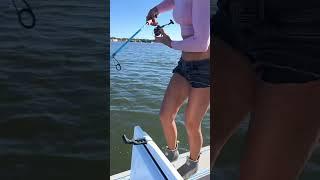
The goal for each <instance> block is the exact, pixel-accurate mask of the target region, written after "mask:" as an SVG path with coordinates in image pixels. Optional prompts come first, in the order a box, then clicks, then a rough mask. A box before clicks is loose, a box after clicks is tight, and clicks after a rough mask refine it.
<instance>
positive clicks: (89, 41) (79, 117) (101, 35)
mask: <svg viewBox="0 0 320 180" xmlns="http://www.w3.org/2000/svg"><path fill="white" fill-rule="evenodd" d="M17 1H18V0H17ZM27 1H28V2H29V4H30V5H31V6H32V8H33V11H34V13H35V16H36V18H37V23H36V26H35V28H34V29H24V28H22V27H21V26H20V24H19V23H18V21H17V15H16V12H15V9H14V8H13V6H12V3H11V0H3V1H1V3H0V21H1V25H0V39H1V43H0V117H1V118H0V147H1V148H0V161H1V168H0V175H1V177H3V176H4V177H6V176H7V175H8V176H9V175H11V176H21V177H24V176H28V177H29V176H30V175H37V174H44V175H50V176H51V177H59V176H63V175H68V176H77V175H79V174H80V173H81V174H84V173H85V174H88V175H89V174H90V177H96V176H98V174H101V173H102V172H105V171H106V169H107V167H106V164H107V163H106V161H107V147H106V131H107V128H108V127H107V117H108V111H107V109H108V108H107V103H106V99H107V98H106V75H105V71H106V52H107V49H106V48H105V47H106V37H105V35H106V33H108V30H107V23H108V22H107V21H106V5H105V4H106V3H105V2H104V1H97V0H94V1H84V0H80V1H79V0H65V1H56V0H53V1H42V0H27ZM19 4H21V1H20V3H19ZM20 7H21V6H20ZM16 172H19V173H16ZM104 176H105V174H104ZM1 179H3V178H1Z"/></svg>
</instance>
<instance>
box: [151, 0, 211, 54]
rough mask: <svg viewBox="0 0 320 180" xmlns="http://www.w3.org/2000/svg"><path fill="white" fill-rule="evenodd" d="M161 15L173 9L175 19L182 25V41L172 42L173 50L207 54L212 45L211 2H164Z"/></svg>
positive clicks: (190, 0) (161, 5)
mask: <svg viewBox="0 0 320 180" xmlns="http://www.w3.org/2000/svg"><path fill="white" fill-rule="evenodd" d="M156 7H157V9H158V11H159V13H163V12H165V11H169V10H171V9H173V18H174V20H175V21H176V22H177V23H178V24H180V28H181V35H182V37H187V38H185V39H183V40H181V41H172V42H171V46H172V48H173V49H176V50H181V51H185V52H206V51H207V50H208V48H209V45H210V0H163V1H162V2H161V3H160V4H158V5H157V6H156Z"/></svg>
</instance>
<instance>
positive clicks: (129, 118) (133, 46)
mask: <svg viewBox="0 0 320 180" xmlns="http://www.w3.org/2000/svg"><path fill="white" fill-rule="evenodd" d="M120 45H121V43H118V42H117V43H111V52H114V51H115V50H116V48H117V47H119V46H120ZM180 55H181V53H180V52H179V51H175V50H172V49H170V48H168V47H166V46H164V45H161V44H158V43H153V44H147V43H129V44H128V46H126V47H125V49H123V50H122V51H121V52H120V53H119V54H118V56H117V59H118V60H119V61H120V63H121V65H122V70H121V71H117V70H116V69H115V67H114V66H112V64H111V70H110V81H111V88H110V113H111V114H110V122H111V123H110V125H111V128H110V135H111V141H110V147H111V149H110V150H111V151H110V153H111V157H110V160H111V162H110V166H111V167H110V169H111V174H115V173H119V172H122V171H125V170H128V169H130V159H131V146H129V145H124V144H123V143H122V140H121V135H122V134H127V135H129V137H131V136H132V134H133V127H134V126H135V125H140V126H141V127H142V128H143V129H144V130H145V131H147V132H148V133H149V134H150V135H151V137H152V138H153V139H154V141H155V142H156V143H157V144H158V146H159V147H164V146H165V139H164V136H163V133H162V129H161V125H160V121H159V116H158V114H159V109H160V105H161V102H162V98H163V96H164V92H165V89H166V87H167V85H168V83H169V80H170V78H171V76H172V73H171V71H172V69H173V68H174V67H175V66H176V65H177V62H178V60H179V57H180ZM111 63H112V62H111ZM183 112H184V111H183V109H182V110H181V111H180V113H179V114H178V116H177V119H176V122H177V127H178V138H179V140H180V144H179V149H180V150H181V152H186V151H187V150H188V144H187V134H186V132H185V128H184V123H183V121H184V120H183ZM202 130H203V135H204V145H205V146H206V145H209V142H210V120H209V113H207V115H206V117H205V119H204V120H203V123H202Z"/></svg>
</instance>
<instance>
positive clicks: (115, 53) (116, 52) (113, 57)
mask: <svg viewBox="0 0 320 180" xmlns="http://www.w3.org/2000/svg"><path fill="white" fill-rule="evenodd" d="M146 25H149V22H146V24H144V25H143V26H142V27H141V28H140V29H139V30H138V31H137V32H135V33H134V34H133V35H132V36H131V37H130V38H129V39H128V40H127V41H126V42H125V43H124V44H122V45H121V46H120V47H119V48H118V49H117V50H116V51H115V52H114V53H113V54H112V56H111V57H112V59H113V61H114V62H115V63H116V65H115V66H116V69H117V70H118V71H120V70H121V65H120V63H119V61H118V60H117V59H116V58H115V56H116V55H117V54H118V52H120V51H121V49H122V48H123V47H124V46H126V45H127V44H128V43H129V42H130V41H131V40H132V39H133V38H134V37H135V36H136V35H137V34H139V32H140V31H141V30H142V29H143V28H144V27H145V26H146Z"/></svg>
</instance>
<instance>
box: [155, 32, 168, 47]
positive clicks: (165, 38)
mask: <svg viewBox="0 0 320 180" xmlns="http://www.w3.org/2000/svg"><path fill="white" fill-rule="evenodd" d="M160 32H161V36H159V37H155V42H159V43H162V44H164V45H166V46H168V47H169V48H172V46H171V42H172V40H171V38H170V37H169V36H168V35H167V34H166V33H165V32H164V30H163V29H160Z"/></svg>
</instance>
